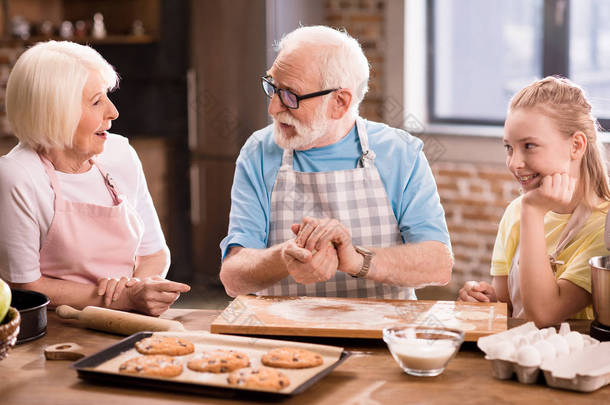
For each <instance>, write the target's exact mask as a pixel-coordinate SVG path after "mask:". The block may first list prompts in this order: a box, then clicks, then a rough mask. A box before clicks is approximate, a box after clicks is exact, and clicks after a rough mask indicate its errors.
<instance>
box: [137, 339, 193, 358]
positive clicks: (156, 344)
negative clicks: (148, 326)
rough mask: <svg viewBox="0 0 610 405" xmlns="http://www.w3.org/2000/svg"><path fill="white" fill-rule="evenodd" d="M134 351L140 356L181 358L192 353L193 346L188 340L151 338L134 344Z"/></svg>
mask: <svg viewBox="0 0 610 405" xmlns="http://www.w3.org/2000/svg"><path fill="white" fill-rule="evenodd" d="M136 350H137V351H138V352H140V353H142V354H166V355H168V356H182V355H184V354H189V353H193V352H194V351H195V346H193V344H192V343H191V342H189V341H188V340H186V339H182V338H178V337H171V336H151V337H147V338H145V339H142V340H140V341H138V342H136Z"/></svg>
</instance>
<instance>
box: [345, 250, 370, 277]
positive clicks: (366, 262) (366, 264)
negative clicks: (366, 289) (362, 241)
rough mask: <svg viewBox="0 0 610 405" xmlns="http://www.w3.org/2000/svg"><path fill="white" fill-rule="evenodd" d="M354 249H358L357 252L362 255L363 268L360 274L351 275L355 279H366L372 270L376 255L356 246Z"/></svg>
mask: <svg viewBox="0 0 610 405" xmlns="http://www.w3.org/2000/svg"><path fill="white" fill-rule="evenodd" d="M354 249H356V252H358V253H360V254H361V255H362V267H361V268H360V271H359V272H358V273H356V274H350V275H351V276H352V277H354V278H364V277H366V275H367V274H368V273H369V270H370V269H371V261H372V260H373V256H374V255H375V254H374V253H373V252H371V251H370V250H368V249H365V248H363V247H360V246H356V245H354Z"/></svg>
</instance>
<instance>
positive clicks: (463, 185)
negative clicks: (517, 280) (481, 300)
mask: <svg viewBox="0 0 610 405" xmlns="http://www.w3.org/2000/svg"><path fill="white" fill-rule="evenodd" d="M432 171H433V173H434V177H435V179H436V184H437V186H438V192H439V195H440V197H441V203H442V204H443V208H444V209H445V218H446V219H447V226H448V228H449V234H450V236H451V243H452V245H453V254H454V259H455V265H454V267H453V277H452V280H451V282H450V283H449V285H447V286H445V287H443V288H442V289H439V288H430V289H429V291H428V292H434V293H437V294H441V295H442V296H443V298H448V297H450V296H455V294H456V293H457V290H458V289H459V288H460V287H461V286H462V285H463V284H464V282H465V281H468V280H490V276H489V267H490V263H491V254H492V251H493V246H494V242H495V238H496V233H497V230H498V223H499V222H500V218H501V217H502V214H503V213H504V209H505V208H506V206H507V205H508V203H509V202H510V201H512V200H513V199H514V198H516V197H517V196H518V195H519V185H518V183H517V182H516V181H515V179H514V178H513V177H512V175H511V174H510V173H509V172H508V170H507V169H506V166H504V165H475V164H468V163H452V162H443V161H437V162H435V163H433V164H432ZM424 292H425V291H424ZM420 295H421V294H420Z"/></svg>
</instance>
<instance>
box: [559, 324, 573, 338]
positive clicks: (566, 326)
mask: <svg viewBox="0 0 610 405" xmlns="http://www.w3.org/2000/svg"><path fill="white" fill-rule="evenodd" d="M568 333H570V324H569V323H567V322H562V323H561V326H560V327H559V334H560V335H561V336H565V335H567V334H568Z"/></svg>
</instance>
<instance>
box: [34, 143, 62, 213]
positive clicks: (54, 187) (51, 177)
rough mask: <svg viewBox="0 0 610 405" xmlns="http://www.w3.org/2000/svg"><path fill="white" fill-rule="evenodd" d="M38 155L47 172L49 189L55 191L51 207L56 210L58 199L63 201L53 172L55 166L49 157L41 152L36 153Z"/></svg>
mask: <svg viewBox="0 0 610 405" xmlns="http://www.w3.org/2000/svg"><path fill="white" fill-rule="evenodd" d="M38 157H39V158H40V161H41V162H42V167H44V170H45V172H47V176H49V180H50V181H51V189H52V190H53V193H55V199H54V200H53V208H54V210H55V211H57V204H58V202H59V201H63V199H64V197H63V194H62V192H61V188H60V187H59V181H58V180H57V174H56V173H55V167H54V166H53V164H52V163H51V161H50V160H49V159H47V158H46V157H44V156H43V155H42V154H41V153H38Z"/></svg>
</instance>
